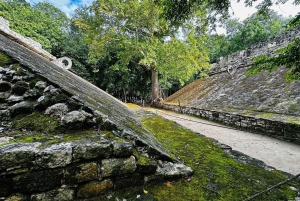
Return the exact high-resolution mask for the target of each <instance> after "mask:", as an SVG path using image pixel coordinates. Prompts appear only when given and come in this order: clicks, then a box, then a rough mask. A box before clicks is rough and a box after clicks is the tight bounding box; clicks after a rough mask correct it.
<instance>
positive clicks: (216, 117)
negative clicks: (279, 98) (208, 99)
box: [156, 103, 300, 144]
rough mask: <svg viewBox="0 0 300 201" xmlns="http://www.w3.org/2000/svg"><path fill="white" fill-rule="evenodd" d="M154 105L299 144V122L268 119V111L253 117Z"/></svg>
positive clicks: (192, 108)
mask: <svg viewBox="0 0 300 201" xmlns="http://www.w3.org/2000/svg"><path fill="white" fill-rule="evenodd" d="M156 107H158V108H163V109H167V110H172V111H176V112H180V113H183V114H189V115H195V116H197V117H201V118H205V119H208V120H211V121H215V122H218V123H222V124H225V125H229V126H232V127H234V128H237V129H240V130H245V131H250V132H254V133H259V134H263V135H268V136H271V137H275V138H278V139H282V140H287V141H290V142H293V143H296V144H300V122H299V121H296V120H294V121H293V120H290V122H282V121H275V120H271V119H268V117H269V118H270V116H272V115H273V114H270V113H266V114H265V115H262V116H261V117H255V116H250V115H243V114H237V113H229V112H222V111H216V110H206V109H199V108H196V107H189V106H179V105H172V104H163V103H157V104H156Z"/></svg>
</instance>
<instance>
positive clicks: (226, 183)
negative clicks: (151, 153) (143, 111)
mask: <svg viewBox="0 0 300 201" xmlns="http://www.w3.org/2000/svg"><path fill="white" fill-rule="evenodd" d="M142 123H143V125H144V126H145V127H146V128H147V129H148V130H150V131H151V132H152V133H153V134H154V135H155V136H156V137H157V139H158V141H159V142H160V143H162V144H163V145H164V146H165V147H166V148H167V149H169V150H170V151H171V152H172V153H174V154H175V155H176V156H177V158H180V160H182V161H183V162H184V163H185V165H187V166H190V167H191V168H192V169H193V170H194V175H193V176H192V177H191V178H184V179H180V180H177V181H169V182H170V183H171V185H169V184H170V183H159V184H155V185H151V186H147V187H145V189H146V190H147V191H148V193H147V194H145V193H144V192H143V188H134V189H132V190H130V189H126V190H124V191H121V192H119V193H117V194H114V195H113V196H111V197H110V198H108V197H107V196H106V197H102V198H100V199H99V200H116V198H118V199H121V200H122V199H126V200H128V201H129V200H140V199H137V193H139V194H141V195H143V196H148V198H145V199H143V200H158V201H162V200H172V201H173V200H174V201H181V200H182V201H185V200H191V201H202V200H203V201H208V200H209V201H241V200H244V199H246V198H248V197H250V196H252V195H254V194H256V193H258V192H261V191H263V190H265V189H267V188H268V187H270V186H272V185H275V184H277V183H279V182H281V181H283V180H285V179H287V177H288V176H287V175H285V174H282V173H280V172H278V171H267V170H264V169H261V168H258V167H254V166H250V165H245V164H241V163H238V162H236V161H234V160H233V159H232V158H231V157H229V156H228V155H227V154H225V153H224V151H223V150H222V149H221V148H219V147H218V146H216V145H214V144H213V143H212V141H211V140H210V139H208V138H206V137H200V136H197V135H196V134H195V133H194V132H192V131H190V130H187V129H184V128H182V127H181V126H179V125H178V124H176V123H174V122H172V121H168V120H163V119H161V118H159V117H154V116H153V117H148V118H146V119H144V120H143V121H142ZM167 184H168V185H167ZM289 186H294V187H296V188H300V185H299V183H296V182H290V183H288V184H286V185H284V186H282V187H280V188H278V189H275V190H273V191H271V192H270V193H267V194H265V195H263V196H261V197H259V198H257V199H255V201H266V200H272V201H282V200H291V199H294V197H296V196H297V193H296V192H294V191H292V190H290V188H289Z"/></svg>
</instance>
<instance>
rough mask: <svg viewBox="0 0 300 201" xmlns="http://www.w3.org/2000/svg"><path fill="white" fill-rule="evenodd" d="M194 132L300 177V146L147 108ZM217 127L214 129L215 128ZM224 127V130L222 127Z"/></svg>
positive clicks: (186, 116) (194, 118) (198, 119)
mask: <svg viewBox="0 0 300 201" xmlns="http://www.w3.org/2000/svg"><path fill="white" fill-rule="evenodd" d="M145 109H146V110H148V111H151V112H153V113H156V114H157V115H160V116H162V117H164V118H166V119H169V120H173V121H175V122H177V123H178V124H180V125H182V126H184V127H186V128H189V129H190V130H192V131H194V132H197V133H200V134H203V135H205V136H207V137H211V138H214V139H216V140H218V141H219V142H220V143H223V144H226V145H229V146H231V147H232V149H233V150H237V151H240V152H242V153H244V154H246V155H248V156H251V157H252V158H256V159H259V160H261V161H264V162H265V163H266V164H267V165H269V166H272V167H274V168H276V169H277V170H282V171H285V172H288V173H291V174H293V175H296V174H299V173H300V145H296V144H293V143H289V142H285V141H281V140H278V139H275V138H271V137H267V136H263V135H259V134H254V133H249V132H244V131H239V130H234V129H230V128H224V127H225V126H223V125H220V124H216V123H213V122H210V121H206V120H203V119H200V118H196V117H191V116H188V115H183V114H178V113H175V112H171V111H166V110H159V109H154V108H145ZM208 124H212V125H216V126H212V125H208ZM218 126H222V127H218Z"/></svg>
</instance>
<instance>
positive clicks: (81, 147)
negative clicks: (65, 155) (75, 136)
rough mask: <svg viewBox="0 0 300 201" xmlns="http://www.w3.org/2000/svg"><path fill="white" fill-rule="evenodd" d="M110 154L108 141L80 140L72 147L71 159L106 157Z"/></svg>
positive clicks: (110, 149)
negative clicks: (80, 141)
mask: <svg viewBox="0 0 300 201" xmlns="http://www.w3.org/2000/svg"><path fill="white" fill-rule="evenodd" d="M111 155H112V148H111V146H110V143H101V142H82V144H78V145H77V146H75V147H74V148H73V160H74V161H78V160H82V159H83V160H89V159H95V158H108V157H109V156H111Z"/></svg>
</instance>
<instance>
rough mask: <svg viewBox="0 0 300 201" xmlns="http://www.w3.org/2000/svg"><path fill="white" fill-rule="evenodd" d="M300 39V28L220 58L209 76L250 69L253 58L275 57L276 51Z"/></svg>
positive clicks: (212, 67) (212, 65)
mask: <svg viewBox="0 0 300 201" xmlns="http://www.w3.org/2000/svg"><path fill="white" fill-rule="evenodd" d="M299 37H300V26H298V27H296V28H295V29H293V30H288V31H285V32H284V33H282V34H280V35H278V36H275V37H273V38H270V39H268V40H265V41H262V42H258V43H255V44H253V45H251V46H250V47H248V48H247V49H245V50H241V51H238V52H235V53H233V54H230V55H227V56H225V57H220V58H219V59H218V61H217V63H213V64H211V70H210V71H209V73H208V74H209V75H214V74H216V73H222V72H227V73H229V74H233V73H234V72H235V71H236V70H237V69H238V68H245V67H249V66H251V65H252V64H253V62H252V60H251V59H252V58H254V57H257V56H260V55H269V56H274V55H275V51H276V50H278V49H280V48H283V47H285V46H287V45H288V44H289V43H290V42H291V41H292V40H293V39H294V38H299Z"/></svg>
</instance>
